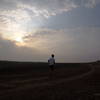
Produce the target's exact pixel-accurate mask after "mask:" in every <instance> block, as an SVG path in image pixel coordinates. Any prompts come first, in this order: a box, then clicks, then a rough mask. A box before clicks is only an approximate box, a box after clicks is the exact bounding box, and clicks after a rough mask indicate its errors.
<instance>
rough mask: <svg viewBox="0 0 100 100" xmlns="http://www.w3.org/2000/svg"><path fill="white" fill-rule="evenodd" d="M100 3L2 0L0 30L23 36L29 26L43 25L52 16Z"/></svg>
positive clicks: (0, 1)
mask: <svg viewBox="0 0 100 100" xmlns="http://www.w3.org/2000/svg"><path fill="white" fill-rule="evenodd" d="M98 3H100V2H99V0H42V1H41V0H0V26H1V27H0V32H1V33H3V35H4V34H5V33H9V34H10V36H13V34H14V35H15V34H21V35H22V37H23V34H24V35H27V32H26V31H27V30H28V29H27V28H29V27H32V28H34V27H41V26H42V24H43V20H46V19H48V18H49V17H50V16H55V15H57V14H61V13H63V12H67V11H70V10H72V9H74V8H77V7H81V6H84V7H94V6H95V5H96V4H98ZM16 31H17V33H16ZM6 37H8V35H7V36H6ZM13 38H14V37H13Z"/></svg>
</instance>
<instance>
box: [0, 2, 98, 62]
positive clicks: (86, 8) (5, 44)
mask: <svg viewBox="0 0 100 100" xmlns="http://www.w3.org/2000/svg"><path fill="white" fill-rule="evenodd" d="M52 53H54V54H55V58H56V62H90V61H95V60H99V59H100V0H0V60H11V61H12V60H14V61H43V62H46V61H47V59H48V57H49V56H50V55H51V54H52Z"/></svg>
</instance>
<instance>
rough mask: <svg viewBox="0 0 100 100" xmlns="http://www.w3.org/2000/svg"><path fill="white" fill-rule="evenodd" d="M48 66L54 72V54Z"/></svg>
mask: <svg viewBox="0 0 100 100" xmlns="http://www.w3.org/2000/svg"><path fill="white" fill-rule="evenodd" d="M48 64H49V67H50V69H51V71H53V70H54V65H55V59H54V54H52V55H51V57H50V58H49V59H48Z"/></svg>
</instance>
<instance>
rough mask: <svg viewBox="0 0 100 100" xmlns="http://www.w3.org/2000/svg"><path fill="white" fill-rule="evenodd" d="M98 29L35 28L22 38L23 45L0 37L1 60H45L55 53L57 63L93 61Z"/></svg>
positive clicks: (99, 51)
mask: <svg viewBox="0 0 100 100" xmlns="http://www.w3.org/2000/svg"><path fill="white" fill-rule="evenodd" d="M99 32H100V28H96V27H95V28H93V27H88V28H73V29H72V28H71V29H63V30H54V29H47V28H44V29H38V30H37V31H35V32H34V31H33V32H31V34H29V35H27V36H25V37H24V43H25V45H24V46H18V45H16V42H14V41H11V40H6V39H3V38H1V37H0V59H1V60H17V61H47V58H48V56H49V55H50V54H52V53H54V54H55V57H56V61H57V62H80V61H93V60H97V59H99V57H100V43H99V40H100V39H99V37H100V34H99Z"/></svg>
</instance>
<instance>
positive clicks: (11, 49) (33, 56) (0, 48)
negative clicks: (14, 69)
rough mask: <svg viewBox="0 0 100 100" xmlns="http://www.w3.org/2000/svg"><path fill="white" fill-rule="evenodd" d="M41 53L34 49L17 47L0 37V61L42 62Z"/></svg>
mask: <svg viewBox="0 0 100 100" xmlns="http://www.w3.org/2000/svg"><path fill="white" fill-rule="evenodd" d="M41 56H42V57H43V53H42V54H41V52H40V51H39V50H37V49H35V48H29V47H24V46H23V47H18V46H17V45H15V43H14V42H13V41H10V40H5V39H3V38H1V37H0V60H12V61H43V60H44V58H43V59H42V58H41Z"/></svg>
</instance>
